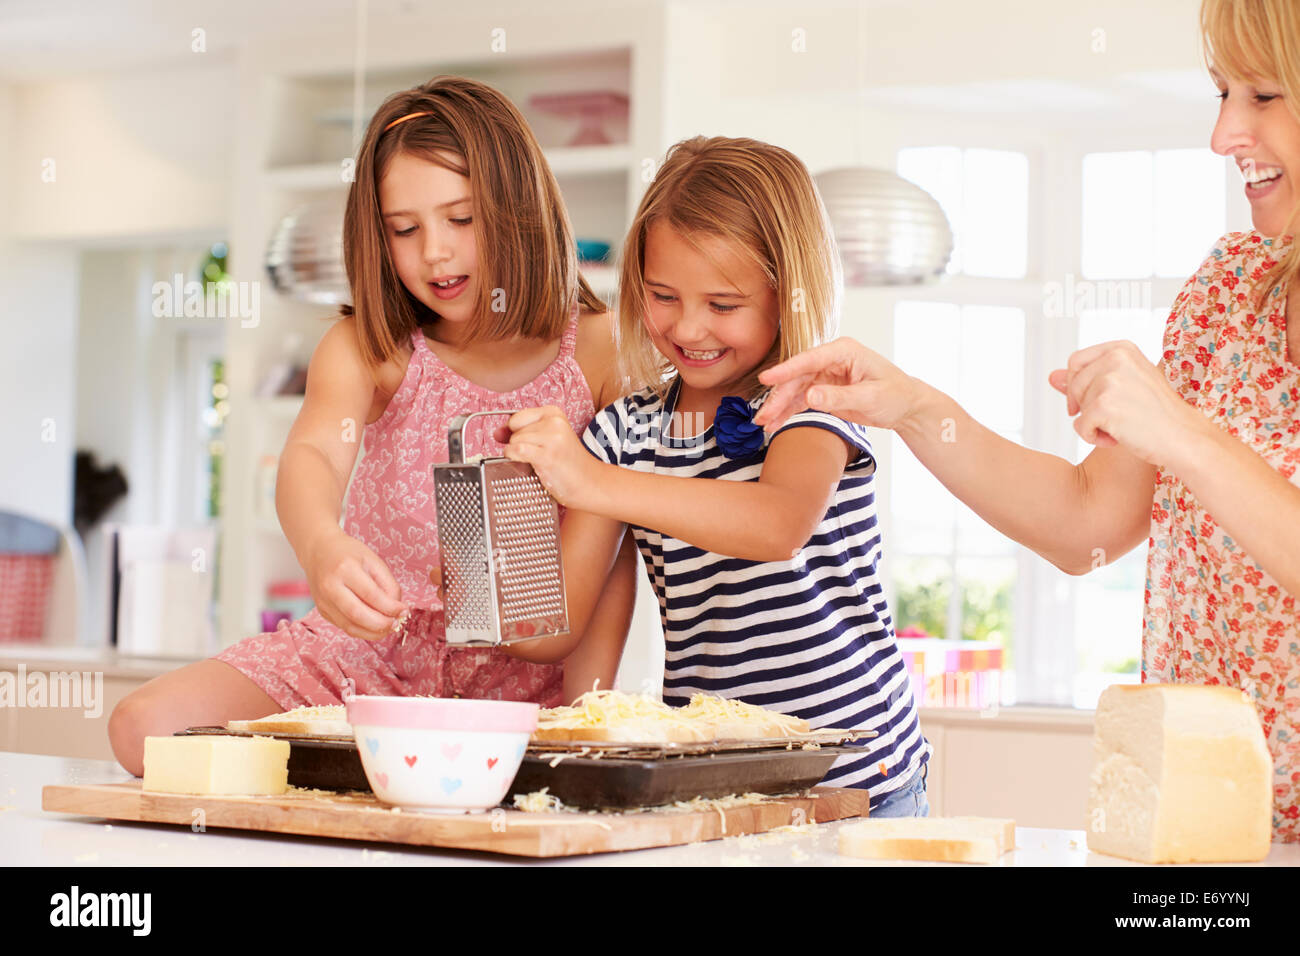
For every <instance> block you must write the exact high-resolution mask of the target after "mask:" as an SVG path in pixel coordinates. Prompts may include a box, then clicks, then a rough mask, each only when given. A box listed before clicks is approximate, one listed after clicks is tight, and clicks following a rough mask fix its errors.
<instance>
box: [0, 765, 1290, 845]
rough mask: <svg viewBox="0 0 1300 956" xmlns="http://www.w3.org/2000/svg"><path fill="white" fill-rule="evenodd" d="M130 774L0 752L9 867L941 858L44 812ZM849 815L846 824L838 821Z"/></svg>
mask: <svg viewBox="0 0 1300 956" xmlns="http://www.w3.org/2000/svg"><path fill="white" fill-rule="evenodd" d="M130 779H132V778H131V777H130V775H128V774H127V773H126V772H125V771H124V770H122V769H121V768H120V767H119V766H117V764H115V763H113V762H112V761H107V760H78V759H71V758H66V757H48V756H42V755H38V754H17V753H9V752H0V847H4V861H3V862H4V863H6V864H9V865H18V866H286V865H288V866H303V865H307V866H358V865H360V866H447V865H466V866H480V865H502V864H511V863H524V864H527V865H530V866H539V865H552V866H574V865H585V866H592V865H597V866H862V865H866V866H871V865H876V866H879V865H887V866H893V865H904V866H908V865H912V866H922V865H924V866H930V865H948V866H967V867H968V868H977V867H973V866H971V865H969V864H960V863H957V864H909V863H895V862H883V863H882V862H880V861H868V860H854V859H849V858H847V857H842V856H840V855H839V853H838V852H836V843H837V839H836V835H835V832H836V830H837V829H838V828H839V827H840V826H842V825H843V823H827V824H823V825H821V826H819V827H817V829H816V830H815V831H813V832H810V833H772V834H756V835H753V836H737V837H726V838H724V839H721V840H713V841H710V842H708V843H698V844H693V845H689V846H679V847H662V848H658V849H652V850H631V851H625V852H621V853H601V854H596V855H590V856H578V857H567V858H558V859H550V860H532V859H527V858H522V857H511V856H497V855H494V854H489V853H476V852H469V851H459V850H438V849H430V848H427V847H409V846H401V845H398V844H391V843H362V842H354V841H351V840H333V839H320V838H313V837H303V836H288V835H284V834H273V833H257V832H253V831H248V830H218V829H209V830H207V831H206V832H204V833H192V832H190V831H189V828H188V827H183V826H172V825H167V824H161V823H159V824H154V823H125V822H120V821H105V820H102V819H96V818H92V817H80V816H72V815H69V814H62V813H46V812H45V811H43V810H42V809H41V788H42V787H44V786H46V785H47V784H55V783H61V784H79V783H82V784H99V783H118V782H122V781H127V780H130ZM845 822H851V821H845ZM997 865H1001V866H1136V865H1138V864H1134V863H1131V862H1130V861H1128V860H1121V859H1118V858H1116V857H1111V856H1105V855H1102V854H1098V853H1090V852H1088V849H1087V846H1086V844H1085V841H1084V833H1083V831H1082V830H1046V829H1035V828H1032V827H1020V828H1018V829H1017V831H1016V850H1015V852H1013V853H1008V854H1005V855H1004V856H1003V857H1002V860H1001V861H1000V862H999V864H997ZM1248 865H1251V866H1300V844H1280V843H1279V844H1274V845H1273V848H1272V851H1271V852H1270V853H1269V855H1268V858H1267V859H1266V860H1264V861H1263V862H1262V863H1257V864H1248Z"/></svg>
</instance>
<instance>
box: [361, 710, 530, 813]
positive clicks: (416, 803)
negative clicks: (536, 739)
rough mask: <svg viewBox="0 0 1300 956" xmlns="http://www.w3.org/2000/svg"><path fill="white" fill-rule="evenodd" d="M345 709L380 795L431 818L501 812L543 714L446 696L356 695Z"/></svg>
mask: <svg viewBox="0 0 1300 956" xmlns="http://www.w3.org/2000/svg"><path fill="white" fill-rule="evenodd" d="M345 704H346V705H347V714H348V723H350V724H351V725H352V732H353V735H354V736H355V737H356V741H357V750H358V751H359V752H360V753H361V766H362V769H364V770H365V772H366V779H367V780H369V781H370V787H371V789H372V790H374V792H375V796H376V797H378V798H379V799H380V800H381V801H383V802H384V803H388V804H392V805H393V806H398V807H402V808H404V809H410V810H419V811H424V812H430V813H472V812H475V811H483V810H489V809H491V808H492V807H495V806H497V804H499V803H500V802H501V800H502V799H503V798H504V797H505V795H506V791H507V790H509V789H510V784H511V783H512V782H513V781H514V779H515V774H516V773H517V772H518V771H519V765H520V763H521V762H522V761H523V759H524V751H526V750H527V749H528V740H529V738H530V737H531V736H532V733H533V731H534V730H535V729H536V727H537V712H538V709H539V708H538V705H537V704H530V703H524V702H520V701H506V700H465V699H462V698H454V699H453V698H445V697H378V696H352V697H347V698H346V699H345Z"/></svg>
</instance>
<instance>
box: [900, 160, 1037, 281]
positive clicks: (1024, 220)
mask: <svg viewBox="0 0 1300 956" xmlns="http://www.w3.org/2000/svg"><path fill="white" fill-rule="evenodd" d="M898 174H899V175H900V176H902V177H903V178H904V179H907V180H910V181H911V182H913V183H916V185H918V186H920V187H921V188H922V189H924V190H925V191H926V192H928V193H929V194H930V195H931V196H933V197H934V198H935V199H936V200H937V201H938V203H939V205H940V207H942V209H943V212H944V215H946V216H947V217H948V223H949V225H951V226H952V230H953V240H954V242H953V253H952V258H951V259H950V260H948V273H949V274H950V275H954V274H963V275H968V276H983V277H988V278H1004V279H1020V278H1023V277H1024V276H1025V273H1026V270H1027V268H1028V257H1029V228H1028V227H1029V157H1027V156H1026V155H1025V154H1024V153H1014V152H1007V151H1004V150H997V149H957V148H956V147H952V146H919V147H909V148H907V149H900V150H899V151H898Z"/></svg>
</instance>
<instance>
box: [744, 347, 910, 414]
mask: <svg viewBox="0 0 1300 956" xmlns="http://www.w3.org/2000/svg"><path fill="white" fill-rule="evenodd" d="M758 380H759V381H760V382H762V383H763V384H764V385H772V386H775V387H774V388H773V389H772V393H771V394H770V395H769V396H768V398H767V401H765V402H764V403H763V407H762V408H760V409H759V410H758V413H757V414H756V415H755V416H754V422H755V424H758V425H762V426H763V428H764V430H765V431H769V432H771V431H775V430H776V429H777V428H780V427H781V425H783V424H784V423H785V420H786V419H787V418H789V417H790V416H791V415H794V414H797V413H799V412H801V411H803V410H804V409H805V408H812V409H815V410H816V411H820V412H832V413H834V414H836V415H838V416H840V417H841V418H845V419H848V420H850V421H854V422H857V423H859V424H861V425H871V426H874V427H877V428H895V427H897V426H898V424H899V423H900V422H901V421H902V420H903V419H904V418H906V417H907V416H908V415H909V414H910V413H911V411H912V409H913V408H914V407H915V403H916V401H917V398H918V396H919V391H920V389H919V385H920V383H919V382H917V381H916V380H915V379H913V378H912V377H911V376H909V375H907V374H905V373H904V372H903V371H902V369H900V368H899V367H898V366H896V365H894V364H893V363H891V362H889V361H888V360H887V359H885V358H884V357H882V356H881V355H880V354H878V353H876V352H873V351H872V350H871V349H869V348H867V347H866V346H865V345H863V344H862V343H861V342H858V341H857V340H856V339H851V338H849V337H847V336H842V337H840V338H838V339H836V340H835V341H833V342H828V343H826V344H825V345H819V346H818V347H817V348H815V349H809V350H808V351H807V352H801V353H800V354H798V355H796V356H794V357H793V358H791V359H789V360H787V361H785V362H782V363H781V364H780V365H776V366H773V367H772V368H769V369H766V370H765V371H763V372H762V373H760V374H759V376H758Z"/></svg>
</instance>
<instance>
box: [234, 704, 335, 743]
mask: <svg viewBox="0 0 1300 956" xmlns="http://www.w3.org/2000/svg"><path fill="white" fill-rule="evenodd" d="M226 729H227V730H237V731H242V732H245V733H255V734H295V735H297V736H302V737H351V736H352V725H351V724H349V723H348V716H347V711H346V710H345V709H344V707H343V705H342V704H334V705H332V706H325V707H298V708H295V709H294V710H288V711H285V712H284V713H283V714H272V715H271V716H269V717H260V718H258V719H257V720H229V721H227V722H226Z"/></svg>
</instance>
